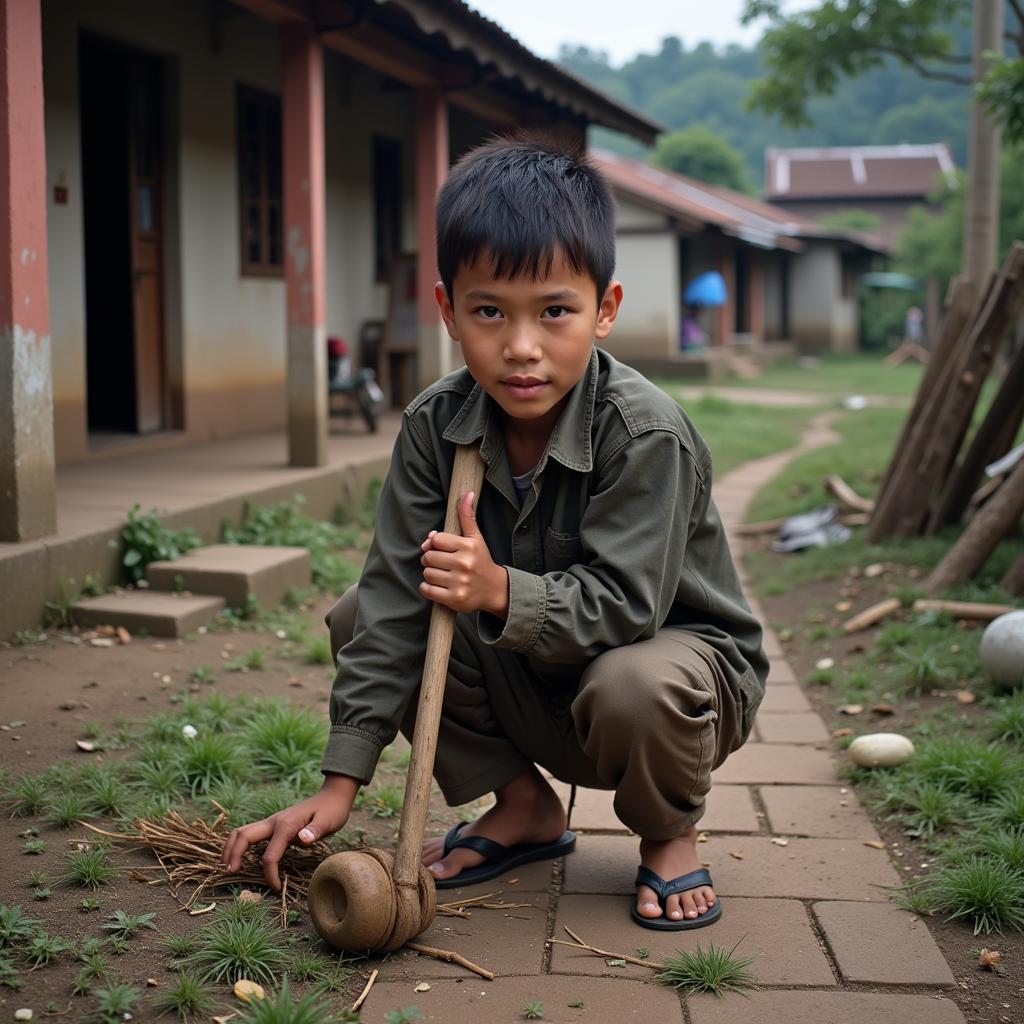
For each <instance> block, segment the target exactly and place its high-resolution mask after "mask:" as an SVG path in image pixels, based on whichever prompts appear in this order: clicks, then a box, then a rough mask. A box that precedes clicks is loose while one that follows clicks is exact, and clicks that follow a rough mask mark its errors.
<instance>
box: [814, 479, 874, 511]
mask: <svg viewBox="0 0 1024 1024" xmlns="http://www.w3.org/2000/svg"><path fill="white" fill-rule="evenodd" d="M825 490H826V491H828V493H829V494H831V495H832V496H833V497H834V498H835V499H836V501H838V502H839V504H840V505H841V506H843V507H844V508H845V509H846V511H847V512H873V511H874V509H875V503H874V501H872V499H871V498H862V497H861V496H860V495H859V494H858V493H857V492H856V491H855V490H854V489H853V488H852V487H851V486H850V485H849V484H848V483H847V482H846V481H845V480H844V479H843V478H842V477H841V476H837V475H836V474H835V473H833V474H832V475H831V476H827V477H826V478H825Z"/></svg>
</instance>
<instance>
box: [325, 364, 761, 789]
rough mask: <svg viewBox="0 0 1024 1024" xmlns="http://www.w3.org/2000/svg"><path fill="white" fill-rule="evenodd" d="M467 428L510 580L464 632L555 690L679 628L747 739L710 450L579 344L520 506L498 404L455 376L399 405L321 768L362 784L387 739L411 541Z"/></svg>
mask: <svg viewBox="0 0 1024 1024" xmlns="http://www.w3.org/2000/svg"><path fill="white" fill-rule="evenodd" d="M480 438H482V444H481V448H480V453H481V456H482V458H483V460H484V462H485V464H486V467H487V468H486V474H485V483H484V486H483V488H482V489H481V493H480V497H479V504H478V507H477V522H478V524H479V526H480V531H481V533H482V534H483V536H484V539H485V540H486V541H487V545H488V547H489V549H490V552H491V557H492V558H493V559H494V561H495V562H496V563H497V564H498V565H504V566H506V567H507V569H508V577H509V608H508V616H507V618H506V620H505V621H504V622H502V621H500V620H498V619H496V618H495V617H493V616H491V615H489V614H488V613H486V612H480V613H478V614H477V629H478V632H479V636H480V640H481V642H482V643H485V644H490V645H492V646H493V647H495V648H497V649H499V650H500V651H502V652H507V656H508V657H510V658H516V657H522V658H526V659H528V661H529V665H530V668H531V669H532V671H533V672H534V674H535V675H537V676H538V677H540V678H541V679H551V680H552V681H554V680H558V681H559V682H572V681H574V680H577V679H578V678H579V676H580V675H581V674H582V671H583V669H584V668H585V666H586V664H587V663H588V662H589V661H590V660H592V659H593V658H595V657H596V656H597V655H599V654H601V653H602V652H603V651H606V650H609V649H610V648H613V647H620V646H622V645H623V644H630V643H633V642H635V641H637V640H646V639H649V638H650V637H652V636H653V635H654V634H655V632H656V631H657V630H658V629H660V628H662V627H664V626H678V627H681V628H684V629H687V630H689V631H691V632H693V633H697V634H699V635H700V636H701V637H702V638H703V639H704V640H706V641H707V642H708V643H710V644H711V645H713V646H714V647H716V648H717V649H718V650H719V651H720V652H721V653H722V654H723V655H724V656H725V659H726V661H727V662H728V664H729V666H730V667H731V669H732V677H731V678H730V680H729V682H730V685H733V686H735V688H736V690H737V692H738V693H739V694H740V695H741V697H742V700H743V708H744V725H745V732H749V730H750V725H751V723H752V722H753V717H754V713H755V711H756V710H757V705H758V704H759V703H760V700H761V697H762V696H763V694H764V684H765V680H766V678H767V674H768V660H767V658H766V657H765V654H764V652H763V650H762V649H761V627H760V625H759V624H758V622H757V620H756V619H755V618H754V616H753V615H752V614H751V611H750V608H749V607H748V605H747V603H746V601H745V600H744V597H743V593H742V590H741V588H740V583H739V580H738V578H737V576H736V569H735V566H734V565H733V561H732V556H731V555H730V553H729V546H728V542H727V540H726V536H725V531H724V529H723V527H722V523H721V520H720V518H719V515H718V510H717V509H716V508H715V504H714V502H713V501H712V500H711V454H710V452H709V450H708V447H707V445H706V444H705V442H704V440H703V439H702V438H701V436H700V434H698V433H697V430H696V429H695V428H694V426H693V424H692V423H691V422H690V420H689V418H688V417H687V416H686V414H685V413H684V412H683V410H682V409H681V408H680V407H679V405H678V404H677V403H676V402H675V401H673V400H672V399H671V398H669V396H668V395H666V394H665V393H664V392H663V391H661V390H660V389H659V388H657V387H655V386H654V385H653V384H651V383H650V382H649V381H648V380H647V379H646V378H645V377H643V376H642V375H641V374H639V373H637V372H636V371H635V370H633V369H631V368H630V367H628V366H625V365H623V364H622V363H619V362H617V361H616V360H615V359H613V358H612V357H611V356H610V355H608V354H607V353H606V352H603V351H602V350H600V349H597V348H595V349H594V353H593V355H592V357H591V360H590V365H589V367H588V369H587V372H586V373H585V374H584V375H583V378H582V379H581V380H580V382H579V383H578V384H577V385H576V387H575V388H574V389H573V390H572V391H571V392H570V395H569V401H568V402H567V404H566V406H565V409H564V410H563V412H562V415H561V416H560V417H559V419H558V422H557V423H556V425H555V429H554V430H553V431H552V434H551V439H550V441H549V442H548V446H547V449H546V451H545V452H544V454H543V456H542V457H541V460H540V462H539V463H538V464H537V468H536V473H535V475H534V478H533V489H532V492H530V493H528V494H527V496H526V499H525V501H524V502H523V505H522V508H520V506H519V502H518V500H517V497H516V492H515V488H514V486H513V483H512V475H511V470H510V469H509V464H508V459H507V457H506V454H505V447H504V443H503V439H502V431H501V423H500V419H499V417H498V415H497V407H496V406H495V405H494V403H493V402H492V401H491V399H490V398H488V396H487V395H486V393H485V392H484V391H483V389H482V388H481V387H480V386H479V385H478V384H476V382H475V381H474V380H473V379H472V377H470V375H469V372H468V371H467V370H465V369H462V370H458V371H456V372H455V373H452V374H449V375H448V376H447V377H444V378H443V379H442V380H439V381H438V382H437V383H436V384H434V385H433V386H431V387H430V388H428V389H427V390H426V391H424V392H423V393H422V394H421V395H419V396H418V397H417V398H416V399H414V400H413V401H412V403H411V404H410V405H409V406H408V408H407V409H406V410H405V414H404V416H403V417H402V428H401V432H400V433H399V436H398V439H397V440H396V442H395V447H394V452H393V455H392V460H391V467H390V469H389V471H388V475H387V479H386V480H385V482H384V488H383V490H382V491H381V496H380V506H379V508H378V511H377V527H376V532H375V535H374V538H373V543H372V544H371V546H370V552H369V555H368V557H367V560H366V565H365V567H364V569H363V573H362V577H361V578H360V581H359V591H358V613H357V616H356V627H355V634H354V636H353V638H352V641H351V642H350V643H348V644H347V645H346V646H345V647H344V648H342V650H341V652H340V653H339V655H338V672H337V675H336V677H335V680H334V687H333V690H332V693H331V707H330V710H331V732H330V737H329V739H328V742H327V749H326V752H325V754H324V759H323V764H322V769H323V771H329V772H340V773H342V774H344V775H351V776H353V777H355V778H357V779H359V780H361V781H363V782H368V781H369V780H370V779H371V777H372V776H373V772H374V768H375V767H376V764H377V759H378V757H379V755H380V751H381V749H382V748H383V747H384V746H385V745H386V744H388V743H390V742H391V741H392V740H393V739H394V737H395V735H396V733H397V731H398V725H399V722H400V721H401V718H402V715H403V713H404V711H405V708H406V706H407V704H408V702H409V700H410V699H411V698H412V696H413V694H414V693H415V691H416V689H417V687H418V685H419V682H420V676H421V674H422V670H423V652H424V649H425V647H426V636H427V627H428V622H429V618H430V602H429V601H428V600H426V599H425V598H424V597H423V596H422V595H421V594H420V593H419V590H418V586H419V583H420V581H421V580H422V578H423V577H422V565H421V564H420V555H421V552H420V544H421V543H422V541H423V540H424V538H425V537H426V536H427V534H428V533H429V532H430V531H431V530H434V529H441V528H442V526H443V523H444V514H445V505H446V496H447V491H448V483H449V480H450V479H451V472H452V465H453V462H454V458H455V444H457V443H466V442H469V441H474V440H477V439H480Z"/></svg>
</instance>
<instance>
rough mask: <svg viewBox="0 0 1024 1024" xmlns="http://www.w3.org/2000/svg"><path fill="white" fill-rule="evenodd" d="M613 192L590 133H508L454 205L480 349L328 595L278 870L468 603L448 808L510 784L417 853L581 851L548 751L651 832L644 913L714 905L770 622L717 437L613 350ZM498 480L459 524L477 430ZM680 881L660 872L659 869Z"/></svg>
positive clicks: (452, 182) (441, 864) (484, 873)
mask: <svg viewBox="0 0 1024 1024" xmlns="http://www.w3.org/2000/svg"><path fill="white" fill-rule="evenodd" d="M614 232H615V226H614V210H613V203H612V199H611V195H610V192H609V189H608V186H607V185H606V183H605V182H604V181H603V180H602V178H601V176H600V175H599V173H598V172H597V171H596V169H595V168H594V167H593V166H592V165H591V164H590V163H589V161H588V160H587V159H586V157H585V156H583V155H582V154H580V153H575V152H568V151H566V150H564V149H561V148H559V147H557V146H553V145H551V144H549V143H545V142H541V141H537V140H535V139H532V138H530V137H528V136H523V135H521V136H518V137H515V138H511V139H497V140H494V141H491V142H488V143H487V144H485V145H483V146H481V147H479V148H478V149H476V150H474V151H473V152H471V153H469V154H468V155H467V156H466V157H464V158H463V159H462V160H461V161H460V162H459V163H458V164H457V166H456V167H455V168H454V169H453V170H452V173H451V175H450V176H449V178H448V180H447V182H446V184H445V186H444V188H443V189H442V191H441V194H440V196H439V198H438V205H437V239H438V241H437V251H438V268H439V270H440V273H441V282H439V283H438V285H437V286H436V289H435V292H436V296H437V301H438V304H439V306H440V309H441V315H442V317H443V318H444V322H445V325H446V326H447V329H448V332H449V334H450V335H451V337H452V338H453V339H454V340H455V341H456V342H457V343H459V344H460V345H461V347H462V353H463V356H464V358H465V361H466V368H465V369H462V370H459V371H457V372H455V373H452V374H450V375H448V376H447V377H445V378H444V379H442V380H440V381H438V382H437V383H436V384H434V385H433V386H432V387H430V388H428V389H427V390H426V391H425V392H423V394H421V395H420V396H419V397H418V398H416V399H415V400H414V401H413V402H412V403H411V404H410V405H409V407H408V408H407V409H406V411H405V414H404V416H403V422H402V428H401V432H400V435H399V437H398V440H397V441H396V444H395V450H394V456H393V459H392V463H391V468H390V470H389V473H388V478H387V481H386V482H385V486H384V489H383V491H382V493H381V499H380V507H379V510H378V518H377V528H376V533H375V537H374V540H373V544H372V546H371V549H370V553H369V556H368V558H367V562H366V566H365V568H364V570H363V574H362V577H361V579H360V582H359V584H358V588H352V589H351V590H350V591H349V592H348V593H346V594H345V596H344V597H342V599H341V600H340V601H339V602H338V603H337V605H335V607H334V608H333V609H332V610H331V612H330V614H329V615H328V623H329V625H330V628H331V638H332V647H333V648H334V650H335V653H336V655H337V657H336V663H337V666H338V673H337V677H336V679H335V683H334V689H333V692H332V697H331V734H330V738H329V740H328V743H327V750H326V753H325V755H324V760H323V765H322V769H323V772H324V775H325V781H324V787H323V789H322V790H321V792H320V793H318V794H317V795H316V796H314V797H311V798H310V799H308V800H304V801H302V802H300V803H298V804H296V805H294V806H292V807H289V808H287V809H286V810H283V811H281V812H279V813H278V814H275V815H273V816H272V817H270V818H267V819H265V820H263V821H260V822H256V823H254V824H251V825H247V826H245V827H244V828H240V829H236V830H235V831H234V832H233V833H232V836H231V839H230V840H229V841H228V843H227V845H226V846H225V850H224V855H223V860H224V863H225V865H227V866H228V867H229V869H230V870H233V871H237V870H238V869H239V867H240V865H241V858H242V854H243V852H244V851H245V850H246V849H247V848H248V846H249V845H250V844H251V843H254V842H259V841H261V840H264V839H269V840H270V841H269V843H268V845H267V848H266V852H265V853H264V855H263V864H264V870H265V873H266V875H267V879H268V881H269V882H270V884H271V885H272V886H273V887H274V888H275V889H276V888H278V887H279V880H278V874H277V863H278V861H279V860H280V857H281V854H282V852H283V851H284V849H285V848H286V846H287V845H288V843H290V842H292V841H293V840H295V839H296V838H297V839H298V841H299V842H302V843H305V844H308V843H311V842H314V841H315V840H316V839H319V838H321V837H323V836H325V835H328V834H330V833H331V832H334V831H336V830H337V829H339V828H341V827H342V826H343V825H344V824H345V821H346V820H347V818H348V815H349V811H350V809H351V806H352V801H353V798H354V797H355V795H356V792H357V790H358V788H359V786H360V785H361V784H365V783H366V782H368V781H369V780H370V778H371V777H372V775H373V771H374V768H375V766H376V763H377V758H378V756H379V754H380V751H381V749H382V748H383V747H384V745H385V744H387V743H389V742H390V741H391V740H392V739H393V738H394V736H395V733H396V731H397V729H398V726H399V723H402V726H403V729H404V730H405V731H406V732H407V733H408V732H409V730H410V729H411V727H412V724H413V715H414V712H415V691H416V687H417V685H418V683H419V679H420V674H421V671H422V658H423V651H424V647H425V643H426V634H427V626H428V619H429V607H430V602H431V601H437V602H439V603H440V604H443V605H446V606H447V607H449V608H453V609H455V610H456V611H457V612H460V613H462V614H460V616H459V618H458V619H457V626H456V633H455V639H454V643H453V647H452V657H451V662H450V666H449V672H448V678H447V681H446V686H445V699H444V708H443V712H442V719H441V730H440V736H439V743H438V752H437V760H436V764H435V769H434V774H435V777H436V779H437V781H438V783H439V785H440V787H441V789H442V791H443V792H444V794H445V797H446V799H447V800H448V803H449V804H452V805H454V804H461V803H466V802H469V801H471V800H475V799H477V798H479V797H481V796H483V795H484V794H486V793H488V792H491V791H493V792H494V794H495V798H496V803H495V805H494V806H493V807H492V808H491V809H489V810H488V811H487V812H486V813H485V814H484V815H483V816H482V817H481V818H479V819H478V820H477V821H475V822H473V823H471V824H468V825H460V826H456V827H455V828H454V829H452V830H451V831H450V832H449V834H448V835H447V836H446V837H444V838H443V839H440V838H438V839H427V840H426V841H425V843H424V846H423V863H424V864H425V865H427V866H428V867H429V868H430V870H431V871H432V872H433V873H434V877H435V879H436V881H437V884H438V886H439V887H447V886H453V885H465V884H471V883H472V882H474V881H483V880H485V879H487V878H492V877H494V876H496V875H497V874H500V873H501V872H502V871H504V870H508V869H509V868H510V867H512V866H514V865H516V864H521V863H524V862H526V861H529V860H539V859H543V858H546V857H555V856H559V855H561V854H563V853H566V852H569V851H570V850H571V849H572V848H573V846H574V843H575V837H574V836H573V835H572V833H570V832H566V831H565V828H566V816H565V811H564V810H563V808H562V804H561V802H560V800H559V799H558V797H557V796H556V794H555V792H554V791H553V790H552V788H551V787H550V786H549V785H548V783H547V782H546V780H545V779H544V778H543V776H542V775H541V774H540V773H539V772H538V770H537V768H536V765H537V764H540V765H543V766H545V767H547V768H548V769H549V770H550V771H551V773H552V774H553V775H554V776H555V777H557V778H559V779H562V780H564V781H565V782H569V783H573V784H578V785H582V786H589V787H595V788H603V789H614V790H615V811H616V813H617V815H618V816H619V817H620V818H621V819H622V821H623V822H624V823H625V824H626V825H627V826H628V827H629V828H630V829H631V830H632V831H634V832H635V833H637V835H639V836H640V862H641V867H640V870H639V873H638V877H637V886H638V892H637V898H636V902H635V904H633V905H632V906H631V913H632V916H633V918H634V920H636V921H637V922H638V923H640V924H641V925H644V926H646V927H655V928H669V929H683V928H689V927H700V926H702V925H704V924H710V923H711V922H712V921H714V920H716V919H717V918H718V917H719V916H720V914H721V905H720V904H719V903H718V902H717V900H716V899H715V895H714V890H713V888H712V883H711V877H710V875H709V874H708V873H707V872H706V871H704V870H703V869H701V868H700V862H699V860H698V858H697V854H696V846H695V843H696V837H697V830H696V822H697V821H698V819H699V818H700V817H701V815H702V813H703V811H704V798H705V795H706V793H707V792H708V789H709V788H710V772H711V769H712V768H714V767H717V766H718V765H719V764H720V763H721V762H722V761H723V760H724V759H725V757H726V755H728V754H729V753H730V752H732V751H733V750H735V749H736V748H737V747H739V746H740V745H741V744H742V743H743V742H744V741H745V739H746V737H747V735H748V733H749V732H750V726H751V723H752V721H753V717H754V713H755V712H756V710H757V705H758V704H759V702H760V700H761V697H762V695H763V692H764V681H765V678H766V676H767V668H768V666H767V660H766V659H765V656H764V653H763V651H762V650H761V629H760V626H759V625H758V624H757V622H756V620H755V619H754V618H753V616H752V615H751V613H750V610H749V608H748V607H747V605H746V602H745V601H744V599H743V596H742V593H741V590H740V585H739V582H738V580H737V577H736V572H735V569H734V566H733V563H732V559H731V557H730V554H729V549H728V545H727V542H726V538H725V534H724V531H723V529H722V525H721V522H720V520H719V517H718V513H717V511H716V509H715V506H714V504H713V502H712V501H711V495H710V489H711V475H710V474H711V460H710V454H709V452H708V449H707V446H706V445H705V443H704V441H703V440H702V439H701V437H700V436H699V434H698V433H697V431H696V430H695V429H694V427H693V426H692V424H691V423H690V422H689V420H688V419H687V417H686V416H685V414H684V413H683V412H682V410H681V409H680V408H679V406H678V405H677V403H675V402H674V401H672V400H671V399H670V398H669V397H668V396H667V395H665V394H664V393H663V392H662V391H660V390H659V389H657V388H655V387H654V386H653V385H652V384H650V383H649V382H648V381H647V380H646V379H645V378H643V377H642V376H641V375H640V374H638V373H637V372H635V371H634V370H632V369H630V368H628V367H626V366H623V365H621V364H619V363H617V362H616V361H615V360H614V359H612V358H611V357H610V356H608V355H607V354H606V353H604V352H602V351H601V350H599V349H597V348H595V345H594V342H595V340H597V341H600V340H601V339H603V338H605V337H607V336H608V334H609V333H610V332H611V330H612V326H613V324H614V321H615V317H616V314H617V313H618V309H619V304H620V302H621V300H622V287H621V285H620V284H619V283H618V282H617V281H613V280H612V271H613V269H614V260H615V234H614ZM474 440H481V441H482V444H481V449H480V450H481V456H482V458H483V460H484V462H485V464H486V474H485V482H484V484H483V486H482V488H481V494H480V500H479V503H478V506H477V508H476V513H475V517H474V512H473V500H474V495H472V494H467V495H463V496H461V501H460V507H459V513H460V522H461V527H462V536H455V535H452V534H446V533H439V532H438V531H437V527H438V526H439V525H440V524H442V523H443V520H444V509H445V503H446V493H447V486H448V481H449V479H450V476H451V468H452V463H453V460H454V450H455V445H456V444H457V443H467V442H470V441H474ZM666 880H667V881H666Z"/></svg>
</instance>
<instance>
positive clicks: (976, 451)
mask: <svg viewBox="0 0 1024 1024" xmlns="http://www.w3.org/2000/svg"><path fill="white" fill-rule="evenodd" d="M1021 421H1024V345H1021V347H1020V349H1019V350H1018V352H1017V354H1016V355H1015V356H1014V358H1013V360H1012V362H1011V363H1010V365H1009V366H1008V367H1007V368H1006V373H1005V374H1004V375H1003V382H1002V384H1000V385H999V391H998V392H997V393H996V397H995V398H994V399H993V401H992V405H991V406H990V407H989V410H988V412H987V413H986V414H985V419H984V420H982V423H981V426H980V427H978V429H977V431H976V433H975V435H974V437H973V438H972V439H971V444H970V447H969V448H968V449H967V453H966V454H965V455H964V457H963V459H961V461H960V464H959V465H958V466H957V467H956V469H955V470H954V471H953V473H952V474H951V475H950V476H949V478H948V479H947V481H946V484H945V486H944V487H943V488H942V492H941V494H940V495H939V500H938V502H937V503H936V505H935V508H933V509H932V514H931V518H930V519H929V520H928V533H935V532H936V531H937V530H938V529H939V528H940V527H942V526H943V525H945V524H946V523H955V522H957V521H959V520H960V518H961V517H962V516H963V514H964V510H965V509H966V508H967V506H968V503H969V502H970V500H971V494H972V493H973V492H974V490H975V488H976V487H977V486H978V481H979V480H980V479H981V474H982V472H983V471H984V469H985V466H986V465H987V464H988V463H989V462H991V461H992V460H993V459H996V458H999V456H1001V455H1003V454H1004V452H1003V451H1000V450H999V448H998V447H997V445H998V444H999V442H1000V440H1001V439H1002V438H1003V437H1005V436H1006V435H1007V434H1009V435H1010V437H1011V438H1012V437H1016V435H1017V431H1018V430H1019V429H1020V425H1021ZM1011 444H1012V442H1011ZM1007 447H1010V446H1007Z"/></svg>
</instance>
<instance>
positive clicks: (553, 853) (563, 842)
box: [434, 821, 576, 889]
mask: <svg viewBox="0 0 1024 1024" xmlns="http://www.w3.org/2000/svg"><path fill="white" fill-rule="evenodd" d="M468 824H469V822H466V821H460V822H459V823H458V825H454V826H453V827H452V828H450V829H449V830H448V834H447V835H446V836H445V837H444V856H445V857H447V856H448V854H449V853H451V852H452V850H457V849H460V848H462V849H466V850H472V851H473V852H474V853H479V854H480V855H481V856H482V857H486V858H487V859H486V860H485V861H484V862H483V864H478V865H477V866H476V867H473V868H466V869H465V870H463V871H460V872H459V873H458V874H457V875H454V876H453V877H451V878H435V879H434V885H435V886H436V887H437V888H438V889H454V888H456V886H463V885H474V884H475V883H476V882H486V881H488V880H489V879H491V878H497V876H498V875H501V874H504V873H505V872H506V871H511V870H512V868H517V867H519V865H520V864H530V863H532V862H533V861H535V860H551V859H553V858H555V857H561V856H564V855H565V854H567V853H572V851H573V850H574V849H576V833H575V832H563V833H562V836H561V838H560V839H556V840H555V841H554V842H553V843H517V844H516V845H515V846H505V845H503V844H502V843H498V842H495V840H493V839H486V838H485V837H484V836H460V835H459V833H460V832H461V831H462V829H463V828H465V827H466V825H468Z"/></svg>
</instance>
